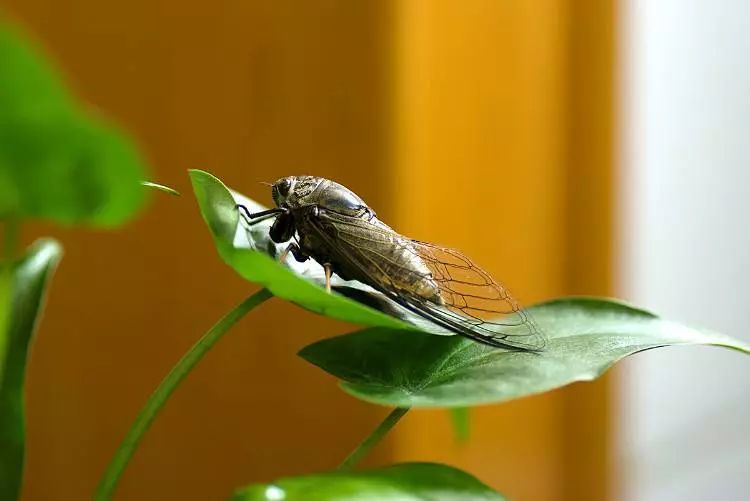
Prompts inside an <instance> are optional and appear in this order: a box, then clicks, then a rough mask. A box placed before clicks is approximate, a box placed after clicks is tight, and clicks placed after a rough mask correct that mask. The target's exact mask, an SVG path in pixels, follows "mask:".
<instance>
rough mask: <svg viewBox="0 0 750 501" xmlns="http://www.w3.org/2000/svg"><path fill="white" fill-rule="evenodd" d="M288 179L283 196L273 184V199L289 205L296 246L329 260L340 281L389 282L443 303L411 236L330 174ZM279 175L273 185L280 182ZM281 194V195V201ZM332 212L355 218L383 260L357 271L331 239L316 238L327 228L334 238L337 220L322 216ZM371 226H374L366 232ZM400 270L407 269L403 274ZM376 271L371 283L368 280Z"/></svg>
mask: <svg viewBox="0 0 750 501" xmlns="http://www.w3.org/2000/svg"><path fill="white" fill-rule="evenodd" d="M284 179H287V180H288V181H289V183H290V189H289V190H288V192H287V193H288V194H287V195H286V196H285V197H284V196H283V195H282V194H281V193H279V189H278V188H277V189H276V190H275V191H274V192H273V193H274V202H276V204H277V206H279V207H285V208H288V209H289V210H290V214H291V215H292V217H293V218H294V223H293V224H294V227H295V229H296V231H297V234H298V235H299V240H298V244H299V247H300V250H301V251H302V252H303V253H304V254H305V255H308V256H310V257H312V258H313V259H315V261H317V262H318V263H321V264H324V263H329V264H330V265H331V269H332V271H333V272H334V273H336V274H337V275H338V276H340V277H341V278H343V279H344V280H358V281H360V282H362V283H366V284H368V285H370V286H372V287H375V288H378V285H379V284H382V283H390V285H391V286H392V287H393V288H394V289H396V290H397V291H398V292H399V293H402V294H404V293H406V294H413V295H415V296H419V297H422V298H424V299H427V300H429V301H433V302H435V303H437V304H442V299H441V297H440V292H439V289H438V286H437V284H436V283H435V282H434V281H433V280H432V274H431V272H430V270H429V268H427V266H426V265H425V263H424V262H423V261H422V259H421V258H420V257H419V256H418V255H417V253H416V252H415V251H414V249H412V248H411V243H410V240H409V239H407V238H405V237H403V236H401V235H399V234H398V233H396V232H395V231H394V230H393V229H392V228H391V227H389V226H388V225H387V224H385V223H383V222H382V221H380V220H379V219H378V218H377V215H376V214H375V212H374V211H373V210H372V209H370V207H369V206H368V205H367V204H366V203H365V202H364V200H362V199H361V198H360V197H359V196H357V195H356V194H355V193H354V192H352V191H351V190H349V189H348V188H346V187H345V186H343V185H341V184H339V183H336V182H334V181H331V180H329V179H325V178H321V177H314V176H295V177H292V178H284ZM279 183H283V179H282V180H279V181H278V182H277V183H275V184H274V186H280V184H279ZM282 199H283V200H282ZM329 213H334V214H337V215H339V216H341V215H343V216H346V217H350V218H356V219H357V220H359V221H360V225H361V226H360V227H359V228H358V229H357V233H359V235H358V238H359V239H360V242H358V243H359V244H361V245H362V246H370V247H371V248H377V249H378V252H379V253H381V254H383V258H384V259H383V262H382V263H380V264H379V266H377V267H371V268H370V270H368V271H369V273H368V274H364V273H362V270H361V269H360V267H359V266H357V265H352V263H351V262H350V261H349V260H348V259H342V258H341V256H340V255H339V253H337V252H332V250H333V249H331V245H330V244H331V241H330V240H328V239H325V240H324V239H323V238H321V236H320V234H319V231H317V230H318V229H320V228H324V229H325V230H326V234H328V235H331V236H332V237H333V239H334V240H335V236H336V235H337V232H338V229H337V228H336V224H335V223H333V222H331V221H329V220H328V219H327V218H326V217H325V216H330V215H331V214H329ZM368 229H369V230H373V231H369V232H368ZM404 270H408V271H409V272H407V273H404ZM372 275H375V278H376V283H372V282H373V280H372V278H373V277H372Z"/></svg>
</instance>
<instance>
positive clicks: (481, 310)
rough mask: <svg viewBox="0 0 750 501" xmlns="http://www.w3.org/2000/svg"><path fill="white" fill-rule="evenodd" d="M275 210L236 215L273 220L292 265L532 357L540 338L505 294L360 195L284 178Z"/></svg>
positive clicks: (324, 182)
mask: <svg viewBox="0 0 750 501" xmlns="http://www.w3.org/2000/svg"><path fill="white" fill-rule="evenodd" d="M271 195H272V197H273V201H274V203H275V205H276V207H275V208H273V209H269V210H266V211H262V212H257V213H254V214H252V213H250V212H249V211H248V210H247V208H245V207H243V206H238V207H239V208H240V209H242V210H244V213H243V217H244V218H245V219H246V222H247V223H248V224H253V223H254V222H257V221H261V220H264V219H266V218H275V220H274V222H273V224H272V225H271V229H270V238H271V240H273V241H274V242H276V243H278V244H282V243H287V242H288V245H287V246H286V247H285V250H284V252H283V253H282V255H281V260H282V261H284V260H285V258H286V256H287V255H288V254H289V253H291V254H292V255H293V256H294V258H295V259H296V260H297V261H299V262H305V261H306V260H308V259H313V260H315V261H316V262H317V263H319V264H320V265H321V266H322V267H323V268H324V270H325V277H326V288H327V289H328V291H329V292H330V290H331V285H330V284H331V281H330V279H331V275H332V274H335V275H338V276H339V277H341V278H342V279H343V280H358V281H360V282H362V283H364V284H366V285H369V286H370V287H372V288H373V289H375V290H377V291H379V292H380V293H382V294H383V295H385V296H386V297H387V298H389V299H390V300H392V301H394V302H396V303H397V304H399V305H401V306H402V307H403V308H406V309H407V310H409V311H411V312H412V313H414V314H417V315H419V316H420V317H423V318H425V319H426V320H428V321H430V322H433V323H434V324H436V325H438V326H440V327H442V328H443V329H446V330H448V331H451V332H453V333H456V334H460V335H462V336H466V337H467V338H470V339H473V340H475V341H478V342H480V343H484V344H488V345H491V346H495V347H499V348H506V349H511V350H525V351H538V350H541V349H542V348H543V347H544V344H545V336H544V334H543V333H542V331H541V330H540V329H539V327H538V326H537V325H536V324H535V322H534V321H533V319H532V318H531V316H530V315H529V313H528V312H527V311H525V310H524V309H523V308H521V306H520V305H519V304H518V302H516V300H515V299H513V297H512V296H511V295H510V293H509V292H508V290H507V289H506V288H505V287H504V286H502V285H501V284H500V283H499V282H497V281H496V280H494V279H493V278H492V277H491V276H490V274H489V273H487V272H486V271H484V270H483V269H482V268H480V267H479V266H477V265H476V264H474V263H473V262H472V261H471V260H470V259H469V258H468V257H466V256H465V255H463V254H462V253H461V252H459V251H457V250H454V249H449V248H446V247H441V246H439V245H435V244H431V243H427V242H421V241H419V240H412V239H410V238H407V237H405V236H403V235H401V234H399V233H397V232H396V231H394V230H393V229H392V228H391V227H390V226H388V225H386V224H385V223H383V222H382V221H381V220H380V219H378V217H377V215H376V213H375V211H373V210H372V209H371V208H370V207H369V206H368V205H367V204H366V203H365V202H364V201H363V200H362V199H361V198H360V197H359V196H357V195H356V194H355V193H353V192H352V191H351V190H349V189H348V188H346V187H344V186H342V185H340V184H338V183H336V182H334V181H331V180H328V179H324V178H321V177H314V176H289V177H284V178H281V179H279V180H278V181H276V182H275V183H273V184H272V185H271Z"/></svg>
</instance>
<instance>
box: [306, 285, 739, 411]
mask: <svg viewBox="0 0 750 501" xmlns="http://www.w3.org/2000/svg"><path fill="white" fill-rule="evenodd" d="M530 313H531V314H532V315H533V316H534V318H535V320H536V322H537V323H538V324H539V325H540V326H541V327H542V329H543V330H544V331H545V332H546V334H547V335H548V338H549V340H548V343H547V346H546V348H545V350H544V351H543V352H541V353H529V352H511V351H505V350H500V349H496V348H492V347H489V346H485V345H482V344H478V343H475V342H473V341H470V340H468V339H465V338H463V337H458V336H454V337H435V336H428V335H424V334H422V333H410V335H404V334H402V333H399V332H394V331H392V330H389V329H383V328H373V329H366V330H362V331H358V332H354V333H351V334H347V335H344V336H339V337H335V338H331V339H325V340H323V341H319V342H317V343H314V344H312V345H310V346H308V347H306V348H304V349H303V350H302V351H301V352H300V356H301V357H303V358H304V359H305V360H307V361H309V362H311V363H313V364H315V365H317V366H319V367H320V368H322V369H323V370H325V371H326V372H329V373H330V374H333V375H334V376H336V377H338V378H340V379H342V380H343V383H342V387H343V389H344V390H345V391H347V392H348V393H350V394H352V395H354V396H356V397H358V398H361V399H363V400H366V401H369V402H374V403H379V404H384V405H389V406H397V407H406V406H417V407H446V406H464V405H475V404H483V403H491V402H501V401H505V400H509V399H513V398H518V397H522V396H525V395H531V394H534V393H539V392H543V391H548V390H551V389H554V388H557V387H560V386H563V385H566V384H569V383H572V382H574V381H588V380H592V379H595V378H596V377H598V376H600V375H601V374H602V373H603V372H604V371H606V370H607V369H608V368H609V367H610V366H612V365H613V364H614V363H615V362H617V361H618V360H620V359H622V358H623V357H625V356H627V355H631V354H633V353H637V352H639V351H643V350H648V349H651V348H658V347H661V346H670V345H686V344H687V345H689V344H704V345H715V346H723V347H726V348H732V349H735V350H739V351H742V352H745V353H750V346H748V345H747V344H743V343H742V342H740V341H737V340H735V339H732V338H730V337H728V336H725V335H722V334H717V333H713V332H709V331H705V330H699V329H694V328H690V327H686V326H684V325H681V324H678V323H674V322H670V321H667V320H662V319H660V318H658V317H657V316H655V315H653V314H652V313H649V312H647V311H644V310H640V309H637V308H634V307H632V306H628V305H626V304H624V303H620V302H615V301H609V300H604V299H596V298H569V299H560V300H556V301H551V302H548V303H543V304H539V305H537V306H533V307H531V308H530Z"/></svg>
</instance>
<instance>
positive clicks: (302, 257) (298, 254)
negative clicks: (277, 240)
mask: <svg viewBox="0 0 750 501" xmlns="http://www.w3.org/2000/svg"><path fill="white" fill-rule="evenodd" d="M290 252H291V253H292V255H293V256H294V259H296V260H297V261H298V262H300V263H304V262H305V261H307V260H308V259H310V256H308V255H307V254H305V253H304V252H302V249H300V248H299V245H297V242H289V245H287V246H286V248H285V249H284V251H283V252H282V253H281V254H279V262H280V263H283V262H284V261H286V257H287V256H288V255H289V253H290Z"/></svg>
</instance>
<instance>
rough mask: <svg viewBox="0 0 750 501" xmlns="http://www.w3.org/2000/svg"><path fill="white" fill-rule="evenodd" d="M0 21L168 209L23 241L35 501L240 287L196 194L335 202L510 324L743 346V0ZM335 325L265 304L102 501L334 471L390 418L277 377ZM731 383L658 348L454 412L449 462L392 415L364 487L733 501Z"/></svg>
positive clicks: (92, 473)
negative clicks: (43, 254)
mask: <svg viewBox="0 0 750 501" xmlns="http://www.w3.org/2000/svg"><path fill="white" fill-rule="evenodd" d="M0 7H2V9H3V10H4V11H5V12H6V13H7V14H8V15H9V16H10V17H11V19H13V20H15V21H17V22H18V23H19V24H21V25H22V26H23V27H25V28H26V29H27V31H28V32H29V33H30V34H31V35H32V36H33V37H34V38H36V39H37V40H38V41H39V42H40V43H42V44H43V45H44V46H45V47H46V49H47V52H48V54H49V55H50V56H52V57H53V58H54V60H55V61H56V62H57V63H58V66H59V67H60V69H61V70H62V72H63V73H64V75H65V76H66V80H67V82H68V83H69V84H70V85H71V86H72V87H73V88H74V90H75V92H76V93H77V95H78V96H79V97H80V98H82V99H83V100H85V101H86V102H87V103H89V104H90V105H91V106H92V107H94V108H96V109H98V110H101V111H102V112H103V113H105V114H106V115H108V116H110V117H111V118H113V119H115V120H117V121H118V122H120V123H121V124H122V125H123V126H124V127H126V128H127V129H128V130H129V131H130V132H131V134H132V135H133V136H134V137H135V138H136V140H137V141H138V143H139V144H140V145H141V147H142V149H143V151H144V154H145V155H146V156H147V158H148V159H149V161H150V163H151V165H152V180H153V181H157V182H161V183H164V184H167V185H170V186H173V187H175V188H177V189H179V190H180V191H182V192H183V193H184V194H185V196H183V197H182V198H180V199H174V198H171V197H167V196H154V197H153V203H152V204H151V205H150V207H149V208H148V209H147V210H146V211H145V212H144V213H143V215H142V217H140V218H139V219H138V220H137V221H136V222H135V223H132V224H130V225H128V226H127V227H126V228H125V229H124V230H122V231H117V232H107V233H105V232H96V231H91V230H69V229H64V228H59V227H52V226H49V227H48V226H42V225H37V226H34V227H30V228H26V230H25V231H26V234H25V238H26V240H27V241H30V240H31V239H32V238H34V237H35V236H38V235H43V234H51V235H54V236H56V237H58V238H59V239H61V240H62V242H63V244H64V246H65V249H66V256H65V259H64V261H63V263H62V265H61V267H60V270H59V272H58V276H57V277H56V279H55V283H54V285H53V287H52V293H51V295H50V300H49V304H48V308H47V314H46V316H45V318H44V321H43V324H42V327H41V330H40V336H39V338H38V339H37V343H36V345H35V347H34V352H33V354H32V359H31V363H30V366H29V374H28V385H27V400H28V407H29V408H28V445H29V452H28V463H27V469H26V476H25V480H24V489H23V493H24V494H23V499H24V500H26V501H42V500H79V499H87V498H89V497H90V496H91V494H92V492H93V490H94V488H95V486H96V483H97V481H98V479H99V477H100V475H101V474H102V472H103V471H104V468H105V466H106V464H107V461H108V460H109V458H110V457H111V455H112V453H113V452H114V450H115V449H116V447H117V445H118V444H119V441H120V439H121V438H122V436H123V434H124V433H125V431H126V430H127V428H128V427H129V425H130V423H131V422H132V419H133V418H134V416H135V414H136V413H137V411H138V409H139V408H140V406H141V405H142V404H143V403H144V401H145V399H146V398H147V396H148V395H149V394H150V392H151V391H152V389H153V388H154V387H155V385H156V384H157V383H158V382H159V381H160V380H161V378H162V377H163V376H164V375H165V374H166V372H167V371H168V370H169V368H170V367H171V366H172V365H173V364H174V363H175V361H176V360H177V359H178V358H179V357H180V356H181V355H182V353H184V352H185V350H186V349H187V348H188V347H189V346H191V345H192V344H193V343H194V342H195V341H196V340H197V339H198V337H199V336H200V335H201V334H202V333H203V332H204V331H205V330H206V329H207V328H208V327H210V326H211V324H212V323H213V322H214V321H215V320H216V319H217V318H219V317H220V316H221V315H222V314H223V313H225V312H226V311H227V310H229V309H230V308H231V307H232V306H234V305H235V304H236V303H238V302H239V301H241V300H242V299H243V298H244V297H246V296H247V295H248V294H249V293H251V292H252V291H253V288H254V287H253V286H252V285H249V284H247V283H246V282H243V281H242V280H241V279H240V278H239V277H237V276H235V275H234V273H233V272H232V271H231V270H230V269H229V268H227V267H226V266H224V265H223V264H222V263H221V262H220V260H219V258H218V257H217V256H216V255H215V251H214V248H213V245H212V244H211V241H210V237H209V235H208V233H207V232H206V230H205V228H204V224H203V222H202V221H201V219H200V216H199V214H198V211H197V207H196V205H195V202H194V201H193V200H192V197H191V196H190V188H189V181H188V179H187V176H186V169H188V168H202V169H205V170H208V171H211V172H212V173H214V174H215V175H217V176H218V177H220V178H222V179H223V180H224V181H225V182H226V183H227V184H228V185H229V186H232V187H234V188H236V189H238V190H240V191H243V192H244V193H245V194H247V195H249V196H251V197H253V198H255V199H257V200H259V201H261V202H265V203H270V193H269V190H268V188H267V187H265V186H263V185H262V184H260V183H259V181H274V180H275V179H277V178H279V177H281V176H285V175H291V174H315V175H320V176H325V177H330V178H333V179H335V180H337V181H339V182H341V183H343V184H344V185H346V186H348V187H350V188H352V189H353V190H354V191H355V192H357V193H359V194H360V195H362V197H363V198H364V199H365V200H367V201H368V203H370V205H371V206H373V207H374V208H375V210H377V212H378V214H379V216H381V217H382V219H383V220H385V221H386V222H388V223H389V224H390V225H392V226H393V227H395V228H396V229H398V230H399V231H401V232H402V233H405V234H407V235H409V236H412V237H414V238H419V239H423V240H430V241H435V242H438V243H442V244H445V245H449V246H453V247H458V248H460V249H462V250H464V251H465V252H466V253H467V254H468V255H470V256H472V257H474V258H476V260H477V261H478V262H480V263H482V264H483V265H484V266H485V267H486V268H487V269H488V270H489V271H491V272H492V273H493V274H494V275H496V276H497V277H498V278H500V279H501V280H502V281H503V282H504V283H506V284H507V285H508V286H509V287H510V288H511V289H512V290H513V291H514V292H515V293H516V296H518V297H519V298H520V299H521V300H522V301H523V302H525V303H532V302H535V301H537V300H542V299H546V298H551V297H554V296H558V295H563V294H601V295H615V296H619V297H624V298H626V299H629V300H632V301H635V302H637V303H639V304H642V305H643V306H646V307H648V308H651V309H655V310H656V311H659V312H660V313H663V314H664V315H665V316H668V317H670V318H673V319H675V320H682V321H688V322H692V323H695V324H698V325H704V326H707V327H710V328H713V329H716V330H720V331H722V332H726V333H727V334H730V335H734V336H737V337H739V338H744V339H746V340H747V339H750V334H748V333H747V332H746V331H744V330H743V329H742V326H743V325H742V323H741V322H742V320H743V317H742V316H741V312H743V311H744V310H743V307H744V303H745V300H746V299H747V298H748V297H750V295H749V294H748V285H747V284H748V283H750V261H749V260H748V258H749V257H750V255H749V254H750V252H749V251H748V249H749V248H750V237H749V236H748V229H747V228H748V226H747V222H746V220H745V219H746V217H747V215H748V214H750V197H748V196H747V190H748V186H750V171H749V170H748V168H747V165H748V163H749V161H750V149H749V148H748V142H747V135H748V131H750V93H749V92H747V90H748V89H749V88H750V66H748V65H747V64H746V62H747V61H748V60H750V35H748V33H750V9H748V8H747V7H746V6H745V4H744V2H741V1H740V0H724V1H721V2H711V3H708V2H700V1H698V0H682V1H677V0H664V1H661V2H646V1H645V0H630V1H626V0H621V1H620V2H616V1H615V0H581V1H574V0H540V1H536V2H528V1H524V0H514V1H503V2H491V1H489V0H487V1H481V0H470V1H464V2H450V1H439V0H438V1H433V2H420V1H417V0H414V1H406V0H405V1H400V2H399V1H390V2H383V1H375V0H372V1H359V2H349V1H345V0H325V1H319V2H298V3H291V2H271V1H258V0H215V1H213V2H195V1H192V0H189V1H183V2H169V1H164V0H150V1H143V0H131V1H129V2H93V1H91V0H67V1H65V2H60V1H55V0H2V1H1V2H0ZM157 195H158V194H157ZM301 326H302V327H301ZM352 328H353V327H352V326H349V325H344V324H342V323H339V322H335V321H333V320H330V319H325V318H320V317H317V316H315V315H312V314H310V313H307V312H305V311H302V310H301V309H299V308H296V307H294V306H292V305H289V304H284V303H282V302H281V301H271V302H269V303H268V304H266V305H264V306H263V308H262V309H260V310H258V311H257V312H253V314H252V315H251V316H249V317H248V318H247V319H245V320H243V322H242V323H241V324H240V325H239V326H238V328H236V329H235V330H234V331H233V332H232V333H231V334H230V335H229V336H227V337H226V338H225V339H224V340H223V341H222V343H220V345H219V346H218V347H217V348H216V349H215V350H214V351H213V352H212V353H211V354H210V355H209V356H208V357H207V358H206V360H205V361H203V362H202V363H201V364H200V365H199V367H198V368H197V369H196V370H195V371H194V372H193V373H192V374H191V375H190V377H189V378H188V379H187V380H186V381H185V383H184V384H183V385H182V386H181V387H180V388H179V390H178V391H177V392H176V394H175V396H174V398H173V399H172V400H171V401H170V402H169V404H168V406H167V407H166V409H165V410H164V412H163V413H162V414H161V415H160V416H159V418H158V420H157V421H156V422H155V424H154V426H153V428H152V429H151V431H150V432H149V433H148V435H147V436H146V438H145V440H144V442H143V444H142V446H141V448H140V449H139V450H138V452H137V453H136V455H135V457H134V459H133V462H132V463H131V466H130V468H129V469H128V471H127V473H126V475H125V477H124V478H123V482H122V484H121V487H120V490H119V492H118V495H117V499H121V500H151V499H153V500H163V499H184V500H205V499H224V498H225V497H226V494H227V493H229V492H231V491H232V490H233V489H234V488H235V487H237V486H240V485H244V484H247V483H250V482H252V481H267V480H271V479H273V478H275V477H278V476H283V475H295V474H302V473H309V472H312V471H318V470H323V469H329V468H332V467H334V466H335V465H337V464H338V463H339V462H340V461H341V459H342V458H343V457H344V456H345V455H346V454H347V453H348V452H349V451H350V450H351V449H352V448H353V447H354V446H355V445H356V444H357V443H358V442H359V440H360V439H361V438H362V437H363V436H364V435H365V434H366V433H367V432H368V431H369V430H370V429H371V428H372V427H373V426H375V424H376V423H377V422H378V421H379V420H380V419H382V417H383V416H384V415H385V414H386V412H387V410H386V409H383V408H379V407H377V406H372V405H367V404H365V403H362V402H359V401H357V400H354V399H353V398H350V397H348V396H346V395H344V394H343V393H342V392H341V391H339V390H338V388H337V387H336V383H335V381H334V379H333V378H331V377H329V376H327V375H325V374H323V373H322V372H321V371H320V370H318V369H316V368H315V367H313V366H311V365H309V364H307V363H305V362H303V361H302V360H301V359H299V358H297V357H295V353H296V351H297V350H298V349H299V348H301V347H302V346H304V345H306V344H308V343H309V342H312V341H314V340H316V339H320V338H322V337H326V336H331V335H335V334H341V333H344V332H347V331H349V330H351V329H352ZM749 381H750V366H748V364H747V361H746V360H744V359H743V358H742V357H741V356H740V355H738V354H736V353H732V352H729V351H724V350H711V349H696V348H684V349H681V348H674V349H670V350H663V351H661V350H656V351H652V352H649V353H645V354H642V355H639V356H637V357H635V358H634V359H631V360H629V361H627V362H625V363H624V364H623V366H621V367H620V368H618V369H617V370H615V371H613V374H610V375H608V376H607V377H605V378H603V379H602V380H599V381H597V382H596V383H591V384H577V385H573V386H571V387H568V388H564V389H562V390H558V391H554V392H551V393H548V394H544V395H540V396H535V397H531V398H526V399H522V400H520V401H516V402H512V403H509V404H504V405H501V406H489V407H482V408H478V409H476V410H474V411H473V412H472V432H471V433H472V438H471V441H470V443H469V444H468V445H459V444H457V443H456V441H455V439H454V437H453V434H452V431H451V424H450V416H449V414H448V413H447V412H445V411H414V412H410V413H409V415H407V417H406V418H405V419H404V421H403V422H402V423H401V424H399V426H398V427H397V428H396V429H395V430H394V432H393V433H392V435H391V436H390V437H389V438H388V439H387V440H386V442H384V443H383V444H382V445H381V446H379V447H378V449H377V450H376V453H375V454H374V455H373V457H372V458H370V459H369V460H368V461H369V463H370V464H384V463H387V462H393V461H404V460H433V461H443V462H448V463H450V464H453V465H455V466H458V467H460V468H463V469H466V470H468V471H470V472H472V473H473V474H475V475H476V476H478V477H479V478H480V479H482V480H483V481H485V482H487V483H488V484H490V485H492V486H494V487H496V488H497V489H499V490H501V491H502V492H504V493H506V494H507V495H509V496H510V497H512V498H513V499H520V500H527V499H531V500H535V499H544V500H587V499H591V500H600V499H615V500H617V499H621V500H636V499H637V500H642V499H646V500H657V499H658V500H672V499H674V500H677V499H681V500H685V499H708V498H718V499H740V498H742V497H743V496H744V495H745V493H746V492H747V490H748V487H750V481H749V480H748V478H747V475H746V473H747V471H749V470H748V469H749V468H750V440H749V439H747V438H746V437H745V435H744V434H743V433H742V432H743V429H744V428H745V427H746V423H747V422H748V420H749V419H750V403H748V402H750V400H749V399H748V396H750V391H748V382H749Z"/></svg>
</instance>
